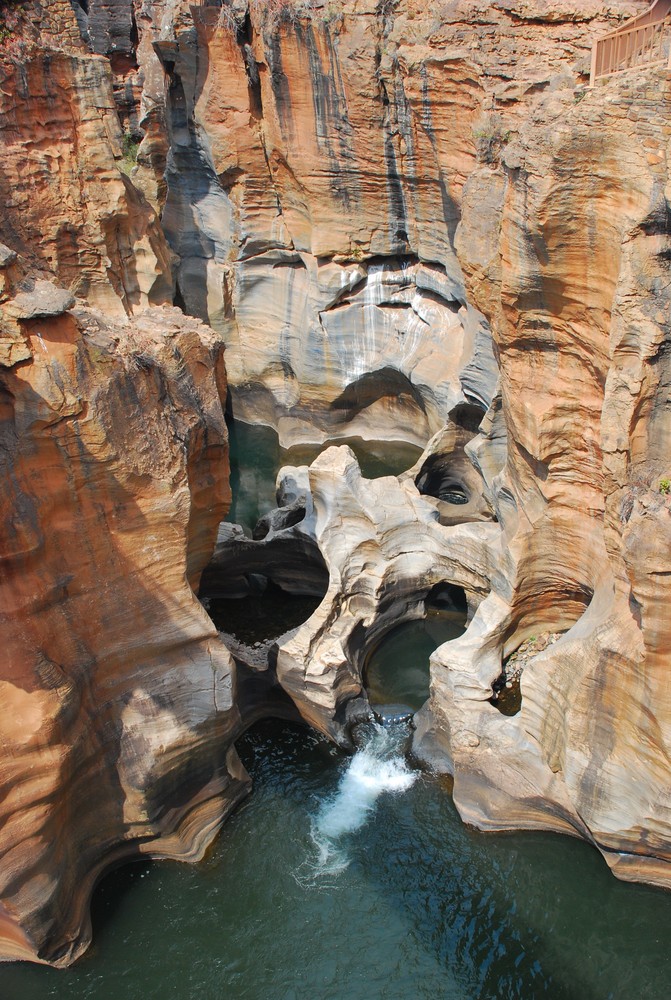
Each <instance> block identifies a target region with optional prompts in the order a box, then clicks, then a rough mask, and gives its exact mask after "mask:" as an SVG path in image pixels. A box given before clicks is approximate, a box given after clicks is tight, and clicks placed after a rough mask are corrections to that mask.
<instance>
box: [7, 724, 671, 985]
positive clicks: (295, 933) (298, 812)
mask: <svg viewBox="0 0 671 1000" xmlns="http://www.w3.org/2000/svg"><path fill="white" fill-rule="evenodd" d="M239 748H240V753H241V756H242V758H243V760H244V763H245V765H246V766H247V768H248V770H249V771H250V772H251V774H252V776H253V779H254V786H255V790H254V793H253V795H252V796H251V798H249V799H248V800H247V801H246V803H245V804H244V805H243V806H242V807H241V808H240V809H239V810H238V811H237V812H236V813H235V815H234V816H233V817H232V818H231V820H230V821H229V822H228V824H227V825H226V826H225V827H224V830H223V832H222V835H221V836H220V838H219V840H218V841H217V843H216V845H215V847H214V849H213V850H212V852H211V853H210V855H209V857H208V858H207V859H206V861H204V862H203V863H201V864H200V865H197V866H194V867H191V866H187V865H177V864H170V863H162V864H152V863H143V864H140V865H135V866H133V867H129V868H126V869H124V870H121V871H119V872H116V873H114V874H112V875H110V876H108V877H107V878H106V879H105V880H104V881H103V883H102V884H101V885H100V887H99V889H98V891H97V893H96V896H95V900H94V908H93V909H94V935H95V937H94V941H95V944H94V946H93V948H92V949H91V951H90V952H89V953H88V954H87V955H86V956H85V957H84V958H83V959H82V960H81V961H80V962H79V963H78V964H77V965H76V966H75V967H73V968H72V969H70V970H66V971H59V972H57V971H55V970H51V969H44V968H38V967H34V966H18V965H13V966H6V967H4V968H2V970H1V971H0V984H1V987H0V988H1V995H2V998H3V1000H37V998H45V997H54V998H59V1000H83V998H90V1000H94V998H95V1000H150V998H156V1000H159V998H160V1000H187V998H188V1000H191V998H199V1000H201V998H202V1000H219V998H221V1000H223V998H232V1000H316V998H319V1000H377V998H385V1000H407V998H420V1000H435V998H445V1000H513V998H514V1000H535V998H540V997H545V998H550V1000H607V998H610V1000H665V998H667V997H668V996H669V983H670V982H671V956H670V950H669V926H670V918H671V895H667V894H664V893H662V892H658V891H654V890H652V889H646V888H643V887H639V886H630V885H624V884H622V883H619V882H617V881H616V880H615V879H614V878H613V877H612V876H611V875H610V874H609V873H608V871H607V869H606V866H605V864H604V862H603V861H602V860H601V858H600V856H599V855H598V854H597V853H596V852H595V851H594V850H592V849H591V848H589V847H588V846H587V845H585V844H582V843H580V842H578V841H573V840H570V839H568V838H561V837H555V836H552V835H545V834H524V835H514V836H513V835H509V836H494V835H484V834H478V833H475V832H473V831H470V830H468V829H466V828H465V827H464V826H463V825H462V824H461V822H460V821H459V819H458V817H457V815H456V813H455V810H454V807H453V805H452V802H451V799H450V796H449V794H447V793H446V791H445V789H444V788H443V787H441V781H440V780H439V779H438V778H436V777H433V776H432V775H430V774H426V773H420V772H417V773H416V774H415V775H411V776H410V778H409V779H408V780H410V781H411V780H412V778H413V777H414V778H415V780H414V783H412V784H411V786H410V787H409V788H406V789H405V790H401V791H397V792H393V791H388V790H385V788H386V787H387V786H389V787H393V785H394V782H393V781H392V780H390V779H391V778H393V774H394V772H393V768H392V771H389V766H390V764H389V761H388V760H387V762H386V763H385V761H384V760H382V759H380V760H379V761H378V760H377V758H376V757H375V755H374V754H373V755H371V753H370V752H368V756H366V752H364V754H363V755H362V754H358V755H357V757H356V758H355V759H354V760H353V759H352V758H351V757H349V756H347V755H343V754H342V753H340V752H339V751H336V750H335V749H334V748H333V747H331V746H330V745H329V744H328V743H327V742H326V741H325V740H324V739H323V738H321V737H319V736H317V735H315V734H314V733H311V732H308V731H306V730H304V729H301V728H297V727H294V726H290V725H288V724H284V723H274V722H268V723H263V724H259V725H257V726H256V727H255V728H254V729H253V730H252V731H250V732H249V733H248V734H247V735H246V736H245V738H244V739H243V740H241V741H240V747H239ZM388 756H389V754H388V753H387V757H388ZM357 762H358V765H359V766H358V771H357V768H356V767H355V763H357ZM391 763H392V764H393V765H394V766H395V767H396V769H397V770H396V772H395V773H396V777H397V778H398V776H399V772H398V769H399V768H400V769H401V778H403V775H404V773H405V772H404V771H403V768H404V765H403V764H402V763H399V761H398V760H396V761H395V762H394V761H392V762H391ZM378 764H379V770H378V771H376V768H377V767H378ZM385 767H387V771H385V770H384V768H385ZM357 774H358V777H357ZM376 775H377V779H378V780H377V785H376V784H375V779H376ZM406 778H407V774H406ZM359 779H361V780H359ZM364 779H365V780H364ZM348 782H349V784H348ZM357 782H359V785H360V786H361V788H362V789H363V793H364V795H365V794H367V795H368V796H369V799H368V800H367V802H368V806H369V808H368V811H366V809H364V811H363V818H364V819H363V822H360V821H361V810H359V812H358V813H357V812H356V810H357V809H358V808H359V807H358V805H357V795H356V792H357V787H359V786H358V785H357ZM370 786H374V787H373V791H372V792H371V791H370ZM376 793H379V794H377V798H375V799H374V801H373V802H372V804H371V802H370V798H371V796H373V795H374V794H376ZM352 803H354V805H352ZM364 805H366V803H364ZM325 808H326V809H327V812H328V815H325V813H324V810H325ZM351 809H354V818H353V820H352V818H351V817H350V811H351ZM334 812H335V814H337V816H339V817H340V818H341V819H342V820H343V824H344V828H345V829H344V832H343V833H341V835H340V836H339V837H338V848H339V850H340V851H341V855H342V857H341V860H342V861H343V864H344V865H345V867H342V868H341V870H340V871H337V872H335V873H334V872H331V873H329V872H328V865H326V866H325V865H324V864H323V851H322V855H320V850H321V847H323V837H322V841H320V837H319V827H320V823H321V825H322V826H324V824H325V821H327V820H328V821H332V820H333V813H334ZM348 824H349V826H348ZM357 824H358V825H357ZM320 844H321V847H320ZM320 866H321V867H320ZM320 872H321V874H320Z"/></svg>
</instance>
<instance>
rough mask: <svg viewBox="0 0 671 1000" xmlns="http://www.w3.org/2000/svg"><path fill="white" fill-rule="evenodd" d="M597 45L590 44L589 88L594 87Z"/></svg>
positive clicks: (670, 61) (670, 57)
mask: <svg viewBox="0 0 671 1000" xmlns="http://www.w3.org/2000/svg"><path fill="white" fill-rule="evenodd" d="M598 45H599V43H598V42H592V64H591V66H590V70H589V85H590V87H593V86H594V82H595V79H596V50H597V47H598ZM669 65H671V52H670V53H669Z"/></svg>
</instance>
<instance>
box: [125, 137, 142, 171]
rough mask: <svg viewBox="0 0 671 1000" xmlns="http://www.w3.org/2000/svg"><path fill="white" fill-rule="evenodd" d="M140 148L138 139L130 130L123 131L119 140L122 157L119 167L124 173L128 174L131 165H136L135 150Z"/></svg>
mask: <svg viewBox="0 0 671 1000" xmlns="http://www.w3.org/2000/svg"><path fill="white" fill-rule="evenodd" d="M139 148H140V139H139V137H138V136H136V135H135V134H134V133H132V132H124V134H123V139H122V140H121V151H122V154H123V159H122V161H121V169H122V170H123V172H124V174H126V175H127V176H130V172H131V170H132V169H133V167H135V166H137V151H138V149H139Z"/></svg>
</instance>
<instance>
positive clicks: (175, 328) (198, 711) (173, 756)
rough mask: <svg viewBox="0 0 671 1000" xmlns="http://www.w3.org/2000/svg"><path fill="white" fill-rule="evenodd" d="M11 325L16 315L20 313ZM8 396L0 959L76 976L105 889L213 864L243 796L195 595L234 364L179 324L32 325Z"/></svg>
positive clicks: (232, 728)
mask: <svg viewBox="0 0 671 1000" xmlns="http://www.w3.org/2000/svg"><path fill="white" fill-rule="evenodd" d="M6 315H7V312H5V316H6ZM17 326H18V330H17V336H18V337H20V338H22V340H23V342H24V344H25V345H26V353H27V354H28V356H27V357H26V358H25V360H20V361H19V362H18V363H12V361H11V359H10V361H9V366H8V367H6V368H3V370H2V375H1V377H0V385H1V389H0V399H1V402H2V423H1V424H0V440H1V441H2V448H1V449H0V453H1V455H2V463H3V473H2V476H3V482H4V483H5V484H6V488H5V489H4V491H3V495H2V501H1V503H2V518H1V519H0V520H1V523H2V541H1V543H0V551H1V552H2V574H0V594H1V596H0V607H1V608H2V614H1V616H0V622H1V625H0V627H1V629H2V637H3V670H2V680H1V681H0V688H1V690H2V704H3V712H2V718H1V720H0V746H1V747H2V760H1V763H0V783H1V786H2V794H1V796H0V799H1V801H2V806H1V808H0V811H1V815H2V821H1V822H0V828H1V829H2V833H1V834H0V857H1V858H2V862H1V864H0V871H1V872H2V875H1V876H0V882H1V888H0V896H1V897H2V910H1V911H0V914H1V916H0V941H1V942H2V943H1V945H0V950H1V951H2V953H3V955H5V956H9V957H19V958H29V957H37V958H39V959H41V960H43V961H50V962H56V963H58V964H60V963H66V962H68V961H70V960H71V959H72V958H73V957H74V956H76V955H77V954H78V953H79V952H80V951H81V949H82V947H84V946H85V945H86V943H87V940H88V936H89V934H90V931H89V926H88V902H89V895H90V892H91V889H92V886H93V884H94V882H95V880H96V879H97V877H98V876H99V874H100V872H101V871H102V870H104V869H105V868H107V867H108V866H109V865H110V864H114V863H116V862H118V861H119V860H120V859H122V858H125V857H131V856H133V855H137V854H139V853H149V854H151V855H152V856H159V857H160V856H167V857H179V858H194V857H198V856H199V855H200V854H201V853H202V851H203V850H204V848H205V846H206V845H207V843H208V842H209V840H210V839H211V837H212V836H213V834H214V832H215V831H216V830H217V828H218V827H219V825H220V823H221V821H222V817H223V816H224V815H225V813H226V811H227V810H228V809H229V808H230V806H231V805H232V804H233V803H234V802H235V801H237V799H238V798H239V797H240V795H241V794H243V793H244V791H245V789H246V782H245V778H244V774H243V772H242V769H241V767H240V766H239V765H238V764H237V759H236V757H235V753H234V751H233V750H230V751H229V750H228V747H229V746H230V744H231V742H232V739H233V737H234V735H235V732H236V727H238V726H239V716H238V713H237V710H236V708H235V704H234V691H235V683H234V681H235V677H234V671H233V665H232V661H231V659H230V656H229V654H228V652H227V650H226V649H225V647H224V646H223V645H222V644H221V643H220V641H219V640H218V638H217V635H216V632H215V630H214V628H213V626H212V623H211V622H210V621H209V619H208V617H207V615H206V614H205V612H204V611H203V610H202V608H201V606H200V604H199V603H198V601H197V600H196V598H195V597H194V593H193V589H192V588H195V587H197V585H198V579H199V576H200V573H201V570H202V568H203V566H204V564H205V562H206V560H207V559H208V558H209V555H210V552H211V549H212V546H213V543H214V538H215V537H216V530H217V525H218V522H219V520H220V519H221V518H222V516H223V514H224V512H225V510H226V507H227V504H228V501H229V496H230V495H229V492H228V487H227V485H226V483H227V480H226V469H227V438H226V429H225V424H224V419H223V414H222V409H221V395H222V394H223V393H224V392H225V375H224V370H223V362H222V358H221V349H220V347H219V346H218V345H217V344H216V343H215V342H214V340H213V338H212V337H211V335H209V334H208V332H207V331H206V330H204V329H203V328H202V326H201V325H200V324H199V323H198V322H197V321H193V320H187V319H185V318H184V317H183V316H182V314H181V313H179V312H178V311H177V310H165V311H163V310H154V311H153V312H151V313H149V314H144V315H141V316H139V317H138V318H137V320H136V321H135V322H134V323H133V324H132V325H131V326H119V327H110V326H109V325H108V324H107V323H106V322H105V321H104V320H103V319H102V318H101V317H100V316H99V315H97V314H95V313H92V312H89V311H78V312H77V313H76V314H72V313H65V314H62V315H59V316H52V317H44V316H43V317H37V318H34V319H31V320H26V321H23V322H21V323H20V324H17Z"/></svg>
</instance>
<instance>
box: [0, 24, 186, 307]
mask: <svg viewBox="0 0 671 1000" xmlns="http://www.w3.org/2000/svg"><path fill="white" fill-rule="evenodd" d="M64 6H65V7H67V10H68V11H69V12H70V15H72V9H71V8H70V5H69V4H65V5H64ZM38 8H39V5H38ZM40 9H41V8H40ZM38 13H39V10H38ZM57 15H58V11H56V12H54V11H53V10H52V11H51V18H53V19H55V20H53V22H52V20H50V19H49V18H47V19H46V26H45V25H42V34H41V35H36V37H35V38H30V37H29V38H28V41H27V42H26V43H25V44H24V49H23V50H22V51H21V52H19V53H16V54H15V53H14V52H13V50H12V49H11V48H7V47H5V48H4V49H2V48H0V81H1V86H0V144H1V145H2V170H1V171H0V197H1V198H2V203H3V214H2V219H1V220H0V237H1V238H2V239H3V241H4V242H5V243H7V244H8V245H9V246H10V247H11V249H12V250H15V251H17V252H19V253H20V254H21V255H22V256H23V257H24V258H25V260H26V261H27V262H28V263H29V264H30V265H31V266H32V268H33V270H34V271H35V272H37V273H40V274H42V275H45V276H55V277H56V278H57V280H58V282H59V283H60V284H61V285H63V286H65V287H66V288H68V289H70V290H71V291H72V292H73V293H74V294H76V295H77V296H79V297H80V298H83V299H86V300H87V301H88V302H89V303H90V304H91V305H92V306H94V307H96V308H102V309H104V310H105V311H106V312H107V313H108V314H110V315H121V316H123V315H124V314H125V313H128V312H131V311H132V310H133V309H135V308H141V307H146V306H147V305H161V304H163V303H170V304H172V298H173V283H172V271H171V268H172V254H171V251H170V249H169V247H168V245H167V243H166V240H165V237H164V235H163V232H162V230H161V227H160V225H159V222H158V219H157V216H156V213H155V212H154V210H153V209H152V208H151V206H150V205H149V204H148V203H147V201H146V200H145V198H144V197H143V196H142V194H141V193H140V192H139V191H138V190H137V189H136V188H135V187H134V186H133V184H132V183H131V182H130V181H129V179H128V177H126V176H125V174H123V173H122V172H121V171H120V169H119V167H120V165H122V163H123V148H122V147H123V136H122V130H121V127H120V124H119V118H118V115H117V110H116V105H115V101H114V95H113V90H112V74H111V71H110V66H109V63H108V62H107V60H106V59H104V58H103V57H101V56H92V55H90V54H89V53H87V52H85V51H81V50H80V48H79V46H76V45H74V44H73V41H72V37H71V36H72V33H73V31H76V22H75V21H74V19H73V20H72V22H71V21H70V20H69V19H68V18H66V17H65V14H63V16H62V17H60V16H57ZM35 16H36V17H37V14H36V15H35ZM72 17H73V15H72ZM59 24H60V25H61V30H62V34H61V35H60V36H58V35H57V30H56V29H57V27H58V25H59ZM50 26H51V27H53V32H52V33H50V31H49V27H50ZM68 27H70V31H69V32H68V31H67V30H66V29H67V28H68ZM25 30H26V31H28V29H27V28H26V29H25ZM80 45H81V39H80ZM45 46H46V48H45ZM56 46H58V47H56Z"/></svg>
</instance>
